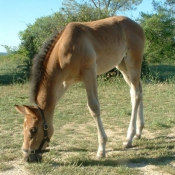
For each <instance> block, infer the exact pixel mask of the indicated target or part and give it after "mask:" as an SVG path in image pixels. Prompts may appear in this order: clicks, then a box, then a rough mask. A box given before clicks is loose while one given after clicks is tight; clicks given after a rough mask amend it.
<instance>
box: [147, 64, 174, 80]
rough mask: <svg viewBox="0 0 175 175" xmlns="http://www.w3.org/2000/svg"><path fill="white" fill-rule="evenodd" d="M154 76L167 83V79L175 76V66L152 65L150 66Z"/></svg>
mask: <svg viewBox="0 0 175 175" xmlns="http://www.w3.org/2000/svg"><path fill="white" fill-rule="evenodd" d="M149 68H150V71H151V72H152V73H153V76H156V78H157V80H159V81H166V80H167V79H169V78H171V77H174V76H175V66H174V65H152V66H149Z"/></svg>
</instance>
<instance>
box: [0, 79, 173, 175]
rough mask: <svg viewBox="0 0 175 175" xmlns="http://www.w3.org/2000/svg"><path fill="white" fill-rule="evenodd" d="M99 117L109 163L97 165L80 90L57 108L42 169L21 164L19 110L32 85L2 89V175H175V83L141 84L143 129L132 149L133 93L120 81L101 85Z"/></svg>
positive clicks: (70, 92)
mask: <svg viewBox="0 0 175 175" xmlns="http://www.w3.org/2000/svg"><path fill="white" fill-rule="evenodd" d="M98 93H99V101H100V105H101V117H102V121H103V123H104V128H105V130H106V134H107V136H108V142H107V146H106V150H107V157H106V158H104V159H101V160H98V159H96V150H97V146H98V141H97V130H96V126H95V122H94V120H93V118H92V117H91V116H90V114H89V111H88V110H87V106H86V103H87V98H86V92H85V89H84V87H83V85H82V84H78V85H76V86H73V87H71V88H70V89H69V90H68V92H67V93H66V94H65V95H64V97H63V98H62V99H61V101H60V102H59V103H58V104H57V107H56V110H55V114H54V130H55V132H54V135H53V138H52V139H51V142H50V145H49V146H50V148H51V151H50V152H49V153H45V154H44V156H43V160H42V162H41V163H31V164H29V163H23V162H22V161H21V159H22V154H21V146H22V142H23V125H22V123H23V116H22V115H20V114H19V113H18V112H17V111H16V110H15V108H14V105H15V104H29V102H28V83H24V84H15V83H14V84H12V85H1V86H0V128H1V130H0V141H1V142H0V175H3V174H4V175H5V174H11V175H13V174H18V175H19V174H21V175H22V174H35V175H38V174H40V175H41V174H49V175H58V174H60V175H63V174H66V175H69V174H70V175H73V174H76V175H78V174H80V175H81V174H84V175H93V174H94V175H96V174H98V175H109V174H110V175H113V174H114V175H116V174H120V175H121V174H125V175H131V174H165V175H169V174H175V107H174V106H175V83H174V81H173V80H172V81H169V82H154V81H150V80H149V81H144V82H143V102H144V117H145V128H144V130H143V134H142V138H141V140H134V141H133V148H131V149H125V150H124V149H123V145H122V142H123V140H124V139H125V137H126V131H127V127H128V124H129V120H130V113H131V103H130V94H129V87H128V86H127V85H126V83H125V82H124V80H123V79H122V78H116V79H115V80H111V81H108V82H105V83H104V82H103V81H100V80H99V82H98Z"/></svg>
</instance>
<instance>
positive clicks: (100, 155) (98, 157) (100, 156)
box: [97, 152, 106, 159]
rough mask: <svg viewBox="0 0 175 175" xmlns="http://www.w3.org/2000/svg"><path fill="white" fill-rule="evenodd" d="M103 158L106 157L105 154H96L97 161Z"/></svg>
mask: <svg viewBox="0 0 175 175" xmlns="http://www.w3.org/2000/svg"><path fill="white" fill-rule="evenodd" d="M104 157H106V155H105V153H102V152H100V153H97V159H102V158H104Z"/></svg>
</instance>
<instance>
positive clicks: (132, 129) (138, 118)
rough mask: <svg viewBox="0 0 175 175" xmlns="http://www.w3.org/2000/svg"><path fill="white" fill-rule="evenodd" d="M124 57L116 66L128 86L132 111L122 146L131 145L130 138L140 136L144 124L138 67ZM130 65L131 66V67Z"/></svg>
mask: <svg viewBox="0 0 175 175" xmlns="http://www.w3.org/2000/svg"><path fill="white" fill-rule="evenodd" d="M126 63H127V61H126V60H125V59H124V60H123V61H122V62H121V63H120V64H119V65H118V66H117V68H118V69H119V70H120V71H121V72H122V74H123V77H124V79H125V81H126V82H127V84H128V85H129V86H130V95H131V103H132V112H131V119H130V124H129V127H128V132H127V138H126V141H125V142H124V143H123V144H124V147H131V146H132V139H133V137H134V136H135V135H136V137H137V138H140V137H141V132H142V129H143V126H144V119H143V103H142V87H141V82H140V69H141V68H140V67H139V68H136V67H134V65H132V63H128V64H129V66H130V67H129V66H127V65H126ZM131 66H132V67H131Z"/></svg>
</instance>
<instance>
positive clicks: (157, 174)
mask: <svg viewBox="0 0 175 175" xmlns="http://www.w3.org/2000/svg"><path fill="white" fill-rule="evenodd" d="M128 167H132V168H137V169H139V170H140V175H171V174H169V173H166V172H163V171H160V170H158V169H157V167H156V166H154V165H145V164H143V163H129V164H128Z"/></svg>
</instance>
